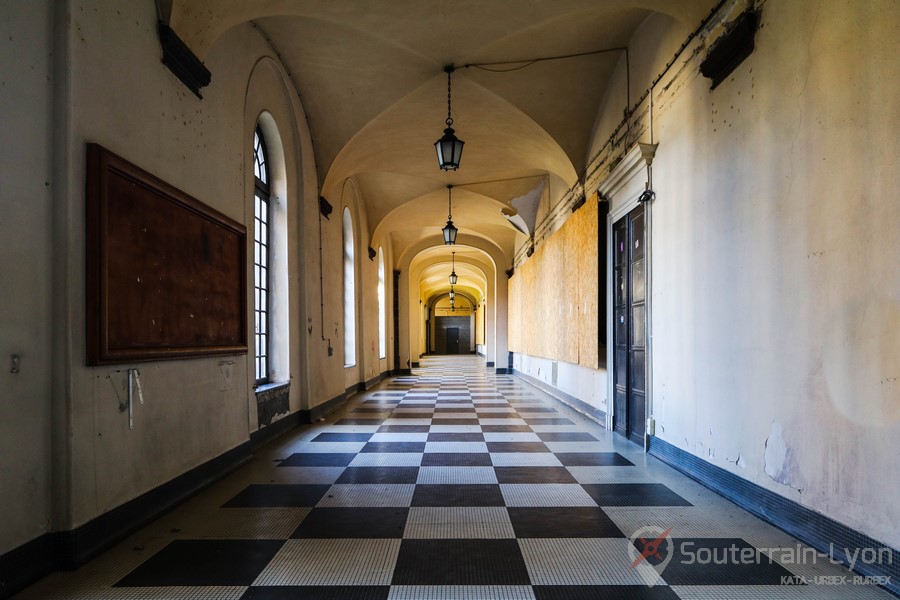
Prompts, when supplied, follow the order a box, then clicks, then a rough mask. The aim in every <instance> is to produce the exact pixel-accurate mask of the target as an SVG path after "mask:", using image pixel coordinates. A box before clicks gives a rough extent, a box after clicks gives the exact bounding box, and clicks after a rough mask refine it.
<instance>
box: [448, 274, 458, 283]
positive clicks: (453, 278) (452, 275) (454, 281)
mask: <svg viewBox="0 0 900 600" xmlns="http://www.w3.org/2000/svg"><path fill="white" fill-rule="evenodd" d="M458 280H459V277H457V275H456V271H453V272H452V273H450V285H456V282H457V281H458Z"/></svg>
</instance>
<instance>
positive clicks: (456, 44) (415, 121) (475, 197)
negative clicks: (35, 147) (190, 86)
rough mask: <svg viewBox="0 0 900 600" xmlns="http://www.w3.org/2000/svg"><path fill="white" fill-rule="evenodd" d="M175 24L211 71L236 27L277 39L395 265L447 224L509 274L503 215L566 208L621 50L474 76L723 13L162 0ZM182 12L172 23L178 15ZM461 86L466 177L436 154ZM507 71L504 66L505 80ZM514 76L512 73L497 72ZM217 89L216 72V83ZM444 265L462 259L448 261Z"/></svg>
mask: <svg viewBox="0 0 900 600" xmlns="http://www.w3.org/2000/svg"><path fill="white" fill-rule="evenodd" d="M162 4H163V6H164V8H165V9H166V10H164V14H166V13H168V14H170V17H169V24H170V25H171V27H172V28H173V29H174V30H175V31H176V32H177V33H178V35H179V36H180V37H181V38H182V39H183V40H184V41H185V43H186V44H187V45H188V46H189V47H190V48H191V49H192V50H193V51H194V52H195V53H196V54H197V55H198V56H199V57H200V58H201V59H203V58H204V57H205V56H206V55H207V53H208V52H209V51H210V49H212V48H213V46H214V44H215V43H216V40H217V39H219V37H220V36H221V35H222V34H223V33H224V32H226V31H228V30H229V29H231V28H233V27H240V26H248V25H247V24H248V23H249V22H252V23H253V24H254V25H255V26H257V27H258V28H260V29H261V30H262V31H264V32H265V34H266V35H267V36H268V37H269V38H270V39H271V42H272V44H273V45H274V46H275V47H276V48H277V49H278V52H279V53H280V54H281V56H282V58H283V61H284V63H285V68H286V70H287V71H288V72H289V73H291V76H292V78H293V80H294V81H295V82H296V84H297V86H298V88H299V90H298V91H299V93H300V95H301V98H302V102H303V107H304V110H305V111H306V115H307V118H308V122H309V128H310V132H311V135H312V138H313V148H314V151H315V154H316V156H315V159H316V164H317V168H318V171H319V172H318V180H319V182H320V186H321V191H322V194H323V195H324V196H325V197H326V198H329V199H332V200H334V199H336V198H338V197H339V194H340V189H341V188H342V186H343V184H344V182H345V181H347V180H348V179H353V181H354V182H355V184H356V186H357V188H358V189H359V191H360V195H361V197H362V202H363V205H364V210H365V211H366V217H367V219H366V220H367V222H368V227H369V234H370V236H371V237H372V238H377V237H378V238H384V239H387V238H388V236H389V238H390V239H391V240H392V243H393V244H394V250H395V252H394V256H400V255H402V254H403V253H405V252H406V251H407V250H409V249H410V248H413V247H416V246H417V245H419V244H421V242H422V241H423V240H424V239H426V238H430V237H432V236H433V235H434V233H435V232H436V231H439V230H440V228H441V227H442V226H443V225H444V223H445V222H446V219H447V201H446V200H447V199H446V185H447V184H453V185H455V186H458V187H457V188H454V208H453V220H454V223H455V224H456V225H457V226H458V227H459V228H460V231H461V233H462V232H466V234H467V235H469V236H474V237H477V238H483V239H485V240H487V241H489V242H490V243H491V244H492V245H493V246H496V247H498V248H499V249H500V250H501V252H502V253H503V255H504V257H505V259H506V260H505V262H506V265H498V268H501V270H502V269H505V268H507V267H508V265H509V264H510V263H511V261H512V256H513V253H514V251H515V247H516V245H517V244H519V243H521V242H522V241H523V240H524V239H525V238H524V236H523V234H521V233H517V231H516V229H515V228H513V226H512V225H511V224H510V223H509V222H508V221H507V220H506V219H505V218H504V217H503V216H502V215H501V214H500V209H501V208H503V207H504V206H509V205H510V202H511V201H512V200H513V199H514V198H517V197H521V196H523V195H526V194H529V193H534V192H533V190H534V189H535V186H536V185H537V183H536V182H539V181H543V182H544V185H545V188H543V191H542V192H541V193H545V194H550V196H551V198H552V199H554V200H555V199H556V197H558V196H559V195H561V194H562V193H563V192H564V191H565V190H566V189H567V188H568V187H569V186H571V185H572V184H573V183H575V181H576V179H577V174H578V173H579V172H580V171H581V170H582V169H583V168H584V166H585V162H586V160H587V158H588V157H587V154H588V152H589V144H590V140H591V136H592V135H593V131H592V129H593V126H594V122H595V118H596V115H597V110H598V107H599V105H600V103H601V101H602V99H603V98H604V96H605V95H606V93H607V91H608V89H609V85H610V77H611V75H612V73H613V69H614V68H615V66H616V64H617V62H618V61H619V60H620V59H621V55H620V54H619V53H615V52H614V53H605V54H591V55H588V56H582V57H578V58H570V59H564V60H554V61H546V62H539V63H536V64H533V65H530V66H525V67H523V68H521V69H517V70H511V71H508V72H503V73H498V72H492V71H488V70H484V69H481V68H476V67H468V68H466V67H463V65H466V64H471V63H492V62H498V61H512V60H519V59H527V58H537V57H548V56H560V55H569V54H577V53H585V52H591V51H594V50H599V49H603V48H614V47H620V46H624V45H626V44H628V42H629V40H630V39H631V36H632V35H633V33H634V31H635V30H636V28H637V27H638V26H639V25H640V23H641V22H642V21H643V20H644V19H646V17H647V16H648V15H650V14H651V13H652V12H661V13H664V14H667V15H669V16H670V17H672V18H674V19H676V20H679V21H681V22H683V23H685V24H687V25H692V26H694V25H696V24H697V23H699V22H700V20H701V19H702V17H703V16H705V15H706V13H707V12H708V11H709V10H710V8H711V7H712V5H713V4H714V0H603V1H602V2H600V1H598V0H553V1H547V0H455V1H454V2H448V1H446V0H391V1H390V2H378V3H375V2H359V1H358V0H162ZM169 5H171V11H170V12H169V11H168V7H169ZM450 63H452V64H454V65H457V66H458V67H459V68H457V70H456V71H455V72H454V74H453V118H454V128H455V129H456V132H457V135H458V136H459V137H460V138H461V139H463V140H464V141H465V142H466V146H465V150H464V152H463V158H462V164H461V167H460V170H459V171H457V172H450V173H447V172H443V171H441V170H440V169H438V167H437V162H436V158H435V155H434V148H433V144H434V141H435V140H436V139H437V138H438V137H440V135H441V134H442V131H443V128H444V126H445V125H444V119H445V117H446V109H447V103H446V101H447V89H446V84H447V80H446V75H445V74H444V72H443V66H444V65H446V64H450ZM492 68H493V67H492ZM497 68H504V67H497ZM212 76H213V81H215V79H216V73H213V74H212ZM440 250H441V251H442V252H443V256H444V257H445V258H449V255H450V254H449V253H450V249H449V248H440Z"/></svg>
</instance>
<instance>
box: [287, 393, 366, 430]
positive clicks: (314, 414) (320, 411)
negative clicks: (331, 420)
mask: <svg viewBox="0 0 900 600" xmlns="http://www.w3.org/2000/svg"><path fill="white" fill-rule="evenodd" d="M358 385H361V384H357V386H358ZM357 386H352V387H351V388H348V389H355V388H356V387H357ZM350 395H351V394H350V393H349V392H345V393H343V394H338V395H337V396H335V397H334V398H332V399H330V400H326V401H325V402H323V403H322V404H319V405H317V406H313V407H312V408H311V409H309V410H301V411H300V413H302V416H301V423H314V422H315V421H318V420H319V419H322V418H325V416H327V415H328V413H331V412H333V411H335V410H337V409H338V408H340V407H341V406H343V405H344V403H345V402H347V399H348V398H350Z"/></svg>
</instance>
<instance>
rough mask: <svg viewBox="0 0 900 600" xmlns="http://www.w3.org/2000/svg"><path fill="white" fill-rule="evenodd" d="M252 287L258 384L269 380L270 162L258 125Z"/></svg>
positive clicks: (254, 150)
mask: <svg viewBox="0 0 900 600" xmlns="http://www.w3.org/2000/svg"><path fill="white" fill-rule="evenodd" d="M253 175H254V181H255V183H256V185H255V186H254V188H255V190H254V202H253V289H254V309H253V312H254V317H255V329H254V338H255V339H254V341H255V342H256V355H255V356H256V384H257V385H260V384H263V383H266V382H268V381H269V298H268V296H269V220H270V219H269V216H270V215H269V199H270V193H269V190H270V188H269V162H268V154H267V152H266V143H265V140H264V139H263V135H262V131H260V130H259V127H257V128H256V132H255V133H254V134H253Z"/></svg>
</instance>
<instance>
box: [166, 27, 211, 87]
mask: <svg viewBox="0 0 900 600" xmlns="http://www.w3.org/2000/svg"><path fill="white" fill-rule="evenodd" d="M159 41H160V43H161V44H162V49H163V59H162V61H163V64H164V65H166V66H167V67H168V68H169V70H170V71H172V73H174V74H175V77H177V78H178V79H180V80H181V83H183V84H184V85H186V86H187V87H188V89H189V90H191V91H192V92H194V93H195V94H196V95H197V97H198V98H201V99H202V98H203V96H201V95H200V88H202V87H206V86H208V85H209V81H210V79H211V78H212V74H211V73H210V72H209V69H207V68H206V66H205V65H204V64H203V63H202V62H201V61H200V59H199V58H197V55H196V54H194V53H193V52H191V49H190V48H188V47H187V44H185V43H184V42H183V41H181V38H180V37H178V34H177V33H175V31H174V30H173V29H172V28H171V27H169V26H168V25H166V24H165V23H159Z"/></svg>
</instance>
